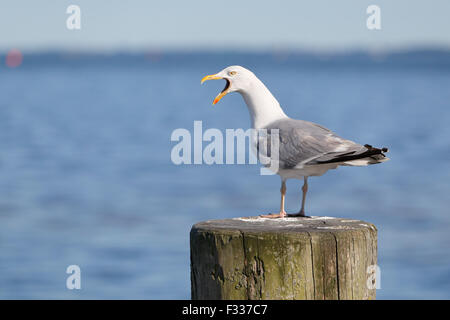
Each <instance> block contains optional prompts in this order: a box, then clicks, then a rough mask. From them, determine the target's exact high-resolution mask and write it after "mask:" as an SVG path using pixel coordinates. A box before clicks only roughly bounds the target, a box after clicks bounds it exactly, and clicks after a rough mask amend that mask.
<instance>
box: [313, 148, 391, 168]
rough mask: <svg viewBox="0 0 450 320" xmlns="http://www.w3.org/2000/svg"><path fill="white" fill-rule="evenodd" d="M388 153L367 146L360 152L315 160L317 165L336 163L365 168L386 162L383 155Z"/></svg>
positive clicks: (382, 149) (344, 153)
mask: <svg viewBox="0 0 450 320" xmlns="http://www.w3.org/2000/svg"><path fill="white" fill-rule="evenodd" d="M387 152H389V149H388V148H374V147H372V146H371V145H369V144H366V145H364V148H361V150H360V151H351V152H341V153H336V154H334V155H333V158H332V159H327V160H325V161H320V158H319V159H316V163H317V164H325V163H337V162H339V164H341V165H347V166H366V165H369V164H375V163H380V162H385V161H388V160H389V158H388V157H386V155H385V153H387Z"/></svg>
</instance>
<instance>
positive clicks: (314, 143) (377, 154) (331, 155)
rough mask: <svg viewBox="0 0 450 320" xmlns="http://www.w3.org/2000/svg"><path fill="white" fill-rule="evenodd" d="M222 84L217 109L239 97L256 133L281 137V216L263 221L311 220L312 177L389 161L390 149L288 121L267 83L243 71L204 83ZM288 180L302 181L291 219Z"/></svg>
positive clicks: (236, 69)
mask: <svg viewBox="0 0 450 320" xmlns="http://www.w3.org/2000/svg"><path fill="white" fill-rule="evenodd" d="M218 79H224V80H226V85H225V88H224V89H223V90H222V91H221V92H220V93H219V94H218V95H217V97H216V98H215V99H214V101H213V105H215V104H216V103H217V102H219V101H220V99H222V98H223V97H224V96H225V95H227V94H228V93H231V92H239V93H240V94H241V95H242V97H243V98H244V101H245V103H246V104H247V107H248V110H249V112H250V118H251V124H252V128H253V129H257V130H259V129H264V130H267V132H273V131H272V130H273V129H277V132H278V140H279V141H278V142H279V151H278V153H279V154H278V166H277V171H276V173H277V174H278V175H279V176H280V177H281V190H280V191H281V204H280V212H279V213H278V214H269V215H261V216H262V217H267V218H284V217H286V216H290V217H291V216H293V217H306V216H305V201H306V193H307V192H308V177H310V176H321V175H323V174H324V173H325V172H327V171H328V170H330V169H336V168H338V167H339V166H367V165H369V164H376V163H381V162H384V161H387V160H389V158H387V157H386V156H385V154H384V153H386V152H388V149H387V148H374V147H372V146H371V145H368V144H365V145H361V144H358V143H356V142H353V141H350V140H347V139H344V138H341V137H340V136H338V135H337V134H335V133H334V132H332V131H331V130H329V129H327V128H325V127H323V126H321V125H319V124H316V123H313V122H309V121H305V120H296V119H292V118H289V117H288V116H287V115H286V114H285V113H284V111H283V109H282V108H281V106H280V103H279V102H278V101H277V99H275V97H274V96H273V95H272V93H271V92H270V91H269V89H267V87H266V86H265V85H264V83H263V82H262V81H261V80H259V79H258V78H257V77H256V76H255V74H254V73H253V72H251V71H250V70H248V69H246V68H244V67H241V66H230V67H227V68H225V69H223V70H222V71H220V72H218V73H216V74H212V75H208V76H205V77H203V79H202V80H201V83H202V84H203V82H205V81H207V80H218ZM269 136H270V134H268V136H267V138H264V139H269V138H268V137H269ZM260 139H261V138H258V139H256V141H255V142H254V143H255V144H256V148H257V149H258V148H259V147H260V145H262V144H261V141H260ZM267 149H269V148H268V147H267ZM287 179H300V180H303V187H302V192H303V195H302V203H301V209H300V212H298V213H297V214H289V215H288V214H287V213H286V211H285V208H284V207H285V206H284V203H285V195H286V180H287Z"/></svg>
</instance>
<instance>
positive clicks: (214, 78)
mask: <svg viewBox="0 0 450 320" xmlns="http://www.w3.org/2000/svg"><path fill="white" fill-rule="evenodd" d="M220 79H223V78H222V77H219V76H216V75H215V74H211V75H209V76H205V77H203V79H202V81H201V82H200V83H201V84H203V82H205V81H207V80H220ZM227 93H228V88H227V89H225V90H223V91H222V92H221V93H219V94H218V95H217V97H216V98H215V99H214V101H213V105H214V104H216V103H217V102H219V101H220V99H222V98H223V97H225V96H226V95H227Z"/></svg>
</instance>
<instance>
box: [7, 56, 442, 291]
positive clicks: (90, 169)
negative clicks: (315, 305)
mask: <svg viewBox="0 0 450 320" xmlns="http://www.w3.org/2000/svg"><path fill="white" fill-rule="evenodd" d="M0 58H1V59H2V66H1V67H0V128H1V129H0V146H1V154H0V298H8V299H9V298H26V299H34V298H38V299H47V298H67V299H77V298H85V299H92V298H100V299H104V298H111V299H120V298H137V299H143V298H146V299H187V298H189V297H190V280H189V276H190V274H189V231H190V228H191V226H192V225H193V224H194V223H196V222H198V221H202V220H207V219H215V218H231V217H239V216H249V215H257V214H261V213H267V212H271V211H272V212H274V211H276V210H277V209H278V204H279V178H278V177H277V176H261V175H259V167H258V166H255V165H222V166H219V165H213V166H207V165H196V166H194V165H191V166H176V165H174V164H172V162H171V160H170V151H171V148H172V147H173V146H174V144H175V143H172V142H171V141H170V135H171V133H172V131H173V130H174V129H176V128H187V129H190V130H192V126H193V121H194V120H202V121H203V127H204V129H207V128H220V129H225V128H248V127H249V125H250V121H249V115H248V111H247V109H246V107H245V105H244V103H243V101H242V99H241V97H240V96H239V95H237V94H233V95H229V96H227V97H225V98H224V99H223V100H222V101H221V102H220V103H219V104H217V105H216V106H215V107H211V102H212V100H213V98H214V97H215V95H216V94H217V93H218V92H219V91H220V90H221V89H222V87H223V85H224V84H223V83H222V82H220V81H218V82H209V83H207V84H205V85H203V86H200V79H201V78H202V76H204V75H206V74H211V73H215V72H217V71H219V70H221V69H222V68H223V67H225V66H227V65H230V64H242V65H244V66H247V67H249V68H250V69H252V70H254V71H255V73H256V74H257V75H258V76H259V77H260V78H261V79H262V80H263V81H264V82H265V83H266V85H267V86H268V87H269V88H270V89H271V91H272V92H273V94H274V95H275V96H276V97H277V98H278V100H279V101H280V103H281V104H282V106H283V107H284V109H285V111H286V113H287V114H288V115H290V116H291V117H294V118H300V119H305V120H310V121H314V122H318V123H321V124H323V125H325V126H327V127H329V128H331V129H332V130H334V131H336V132H337V133H338V134H340V135H341V136H343V137H346V138H349V139H352V140H355V141H358V142H360V143H363V144H364V143H369V144H372V145H374V146H387V147H389V148H390V153H389V156H390V158H391V159H392V160H391V161H389V162H387V163H383V164H381V165H376V166H370V167H366V168H340V169H339V170H334V171H330V172H328V173H327V174H326V175H324V176H322V177H320V178H311V179H310V189H309V190H310V192H309V194H308V202H307V213H308V214H311V215H326V216H339V217H348V218H354V219H362V220H366V221H370V222H372V223H374V224H375V225H376V226H377V227H378V230H379V242H378V245H379V255H378V258H379V265H380V268H381V289H379V290H378V291H377V296H378V298H383V299H393V298H427V299H434V298H438V299H442V298H447V299H448V298H450V249H449V246H450V232H449V231H450V209H449V208H450V196H449V191H450V183H449V181H450V147H449V146H450V125H449V123H450V90H449V89H450V54H449V53H445V52H444V53H434V54H433V53H428V52H426V51H423V52H420V51H419V52H414V53H403V54H397V55H392V56H383V57H378V56H377V57H370V56H366V55H364V54H353V55H339V56H333V55H329V56H312V55H306V54H305V55H301V54H299V55H292V54H291V55H290V54H286V53H275V54H271V53H267V54H252V53H246V54H244V53H223V54H213V53H211V54H208V53H204V54H199V53H179V54H176V53H170V54H164V53H156V54H151V55H149V54H147V55H138V54H135V55H131V54H121V55H114V56H106V55H105V56H102V55H98V56H96V55H92V56H91V55H89V56H84V55H76V54H75V55H67V54H64V55H62V54H43V55H27V54H25V55H24V62H23V64H22V65H21V66H20V67H18V68H15V69H8V68H6V67H5V66H3V65H4V64H3V59H4V56H2V57H0ZM300 187H301V184H300V182H298V181H289V182H288V193H287V209H288V211H290V212H294V211H298V209H299V205H300ZM72 264H75V265H79V266H80V268H81V272H82V284H81V285H82V289H81V290H68V289H66V278H67V276H68V275H67V274H66V268H67V266H69V265H72Z"/></svg>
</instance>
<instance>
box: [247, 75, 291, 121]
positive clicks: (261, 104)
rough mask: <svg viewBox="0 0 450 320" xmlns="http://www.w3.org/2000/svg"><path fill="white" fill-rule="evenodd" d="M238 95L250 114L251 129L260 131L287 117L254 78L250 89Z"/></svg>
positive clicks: (267, 90)
mask: <svg viewBox="0 0 450 320" xmlns="http://www.w3.org/2000/svg"><path fill="white" fill-rule="evenodd" d="M240 93H241V94H242V97H243V98H244V100H245V103H246V104H247V107H248V110H249V112H250V118H251V121H252V128H254V129H261V128H264V127H265V126H267V125H268V124H269V123H271V122H273V121H275V120H279V119H284V118H287V117H288V116H287V115H286V114H285V113H284V111H283V109H281V106H280V103H279V102H278V101H277V99H275V97H274V96H273V95H272V93H271V92H270V91H269V89H267V87H266V86H265V85H264V83H262V82H261V80H259V79H258V78H256V77H255V79H254V80H253V81H252V84H251V85H250V87H249V88H248V89H247V90H242V91H240Z"/></svg>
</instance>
